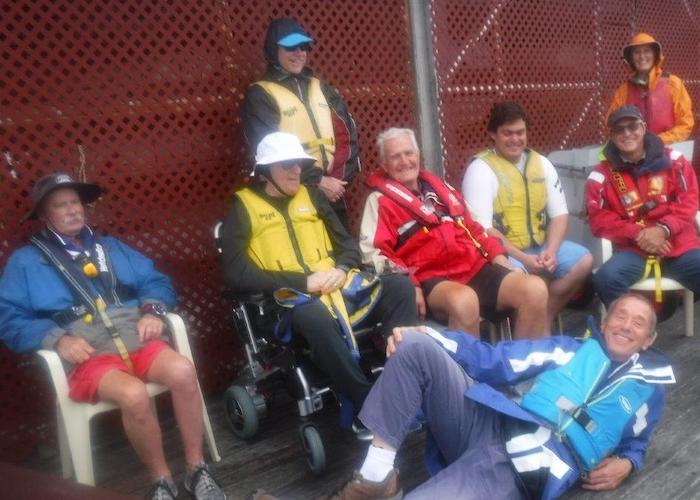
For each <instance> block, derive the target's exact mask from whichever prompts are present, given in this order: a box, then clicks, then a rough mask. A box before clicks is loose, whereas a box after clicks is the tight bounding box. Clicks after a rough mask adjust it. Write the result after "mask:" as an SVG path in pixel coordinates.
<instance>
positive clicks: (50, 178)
mask: <svg viewBox="0 0 700 500" xmlns="http://www.w3.org/2000/svg"><path fill="white" fill-rule="evenodd" d="M64 188H69V189H75V190H76V191H77V192H78V196H80V201H81V202H83V205H85V204H86V203H92V202H93V201H95V200H97V198H99V197H100V195H101V194H102V193H103V189H102V188H101V187H100V186H98V185H97V184H88V183H85V182H77V181H75V180H73V178H72V177H71V176H70V175H68V174H62V173H58V174H51V175H46V176H44V177H42V178H41V179H39V180H38V181H36V184H34V187H33V188H32V192H31V194H30V195H29V198H30V199H31V200H32V209H31V210H30V211H29V213H28V214H26V215H25V216H24V217H23V218H22V220H23V221H26V220H31V219H36V218H37V211H38V210H39V207H41V204H42V203H43V202H44V200H45V199H46V197H47V196H48V195H50V194H51V193H53V192H54V191H56V190H57V189H64Z"/></svg>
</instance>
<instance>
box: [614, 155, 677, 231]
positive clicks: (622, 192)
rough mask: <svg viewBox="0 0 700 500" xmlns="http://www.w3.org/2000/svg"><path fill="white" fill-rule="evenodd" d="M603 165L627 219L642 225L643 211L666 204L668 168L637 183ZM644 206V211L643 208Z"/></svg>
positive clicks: (644, 177) (624, 174)
mask: <svg viewBox="0 0 700 500" xmlns="http://www.w3.org/2000/svg"><path fill="white" fill-rule="evenodd" d="M603 164H604V165H606V166H607V167H608V168H609V169H610V177H611V183H612V185H613V188H614V189H615V192H616V193H617V197H618V199H619V200H620V203H621V204H622V207H623V209H624V210H625V212H626V213H627V217H629V218H630V219H632V220H633V221H635V222H639V223H642V222H643V220H644V216H645V215H646V214H645V213H644V212H645V211H646V212H648V211H650V210H653V209H654V208H656V207H659V206H665V205H666V204H667V203H668V201H669V200H668V187H669V183H670V180H669V173H670V171H671V169H670V168H668V169H665V170H662V171H661V172H657V173H654V174H649V175H646V176H642V177H640V178H639V179H638V182H637V181H635V179H634V177H633V176H632V175H631V174H630V173H629V172H627V171H624V170H616V169H613V168H612V165H611V164H610V163H608V162H607V161H606V162H604V163H603ZM645 206H646V209H644V208H643V207H645Z"/></svg>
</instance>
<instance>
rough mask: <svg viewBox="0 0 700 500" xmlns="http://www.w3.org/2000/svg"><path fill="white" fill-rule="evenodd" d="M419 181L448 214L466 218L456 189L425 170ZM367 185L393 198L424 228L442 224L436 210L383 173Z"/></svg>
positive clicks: (420, 174) (379, 173)
mask: <svg viewBox="0 0 700 500" xmlns="http://www.w3.org/2000/svg"><path fill="white" fill-rule="evenodd" d="M418 180H419V181H423V182H425V183H427V184H428V185H429V186H430V187H431V188H432V189H433V192H435V194H436V195H437V196H438V198H440V201H441V202H442V203H443V204H444V205H445V208H446V210H447V213H448V214H449V215H450V217H453V218H455V219H457V218H463V217H464V210H465V209H464V205H462V203H461V202H460V201H459V198H458V197H457V196H455V193H456V192H457V191H456V190H455V188H453V187H452V186H450V185H449V184H447V183H446V182H444V181H443V180H442V179H440V178H439V177H437V176H436V175H433V174H431V173H430V172H427V171H425V170H420V172H419V173H418ZM367 185H368V186H369V187H370V188H372V189H376V190H377V191H379V192H381V193H382V194H383V195H385V196H387V197H389V198H391V199H392V200H393V201H395V202H396V203H397V204H399V205H400V206H402V207H404V208H405V209H406V210H408V211H409V212H411V213H412V214H413V216H414V217H415V218H416V220H417V221H418V222H420V223H421V224H423V225H424V226H436V225H438V224H440V222H441V221H440V219H439V218H438V216H437V214H436V213H435V209H434V208H432V207H431V206H429V205H426V204H425V203H423V201H421V200H420V198H418V197H417V196H416V195H415V194H413V193H412V192H411V191H410V190H409V189H408V188H406V187H405V186H404V185H403V184H401V183H399V182H396V181H395V180H393V179H392V178H391V177H389V176H388V175H386V173H384V172H383V171H379V170H378V171H377V172H375V173H374V174H373V175H371V176H370V177H369V178H368V179H367Z"/></svg>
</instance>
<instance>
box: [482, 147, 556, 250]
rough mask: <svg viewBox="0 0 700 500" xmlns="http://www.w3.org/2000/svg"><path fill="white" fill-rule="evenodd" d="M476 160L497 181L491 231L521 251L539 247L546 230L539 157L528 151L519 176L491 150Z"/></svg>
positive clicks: (545, 201) (483, 152)
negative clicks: (485, 166)
mask: <svg viewBox="0 0 700 500" xmlns="http://www.w3.org/2000/svg"><path fill="white" fill-rule="evenodd" d="M476 157H477V158H479V159H481V160H483V161H484V162H486V164H487V165H488V166H489V167H491V170H493V172H494V173H495V174H496V177H497V178H498V194H497V195H496V198H495V199H494V200H493V225H494V227H495V228H496V229H498V230H499V231H501V232H502V233H503V235H504V236H505V237H506V238H508V240H509V241H510V242H511V243H512V244H513V245H514V246H515V247H517V248H519V249H521V250H524V249H526V248H530V247H532V246H535V245H542V244H543V243H544V241H545V237H546V233H545V230H546V228H547V215H546V207H547V187H546V185H545V179H544V169H543V168H542V161H541V160H540V155H539V154H538V153H536V152H535V151H531V150H530V151H528V158H527V163H526V165H525V171H524V172H523V173H520V170H518V167H517V166H515V165H514V164H513V163H511V162H510V161H508V160H506V159H505V158H503V157H502V156H500V155H498V153H496V152H495V151H494V150H490V149H489V150H486V151H482V152H481V153H479V154H478V155H476Z"/></svg>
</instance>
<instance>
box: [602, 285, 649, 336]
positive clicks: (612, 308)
mask: <svg viewBox="0 0 700 500" xmlns="http://www.w3.org/2000/svg"><path fill="white" fill-rule="evenodd" d="M629 298H632V299H637V300H638V301H640V302H643V303H644V304H645V305H646V306H647V308H648V309H649V312H651V324H650V325H649V337H651V338H652V339H654V338H656V323H657V321H658V319H657V317H656V310H655V309H654V305H653V304H652V303H651V302H650V301H649V299H647V298H646V297H645V296H644V295H641V294H639V293H626V294H624V295H620V296H619V297H618V298H616V299H615V300H613V301H612V302H611V303H610V307H608V314H612V313H613V312H614V311H615V308H616V307H617V305H618V304H619V303H620V302H622V301H623V300H626V299H629Z"/></svg>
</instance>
